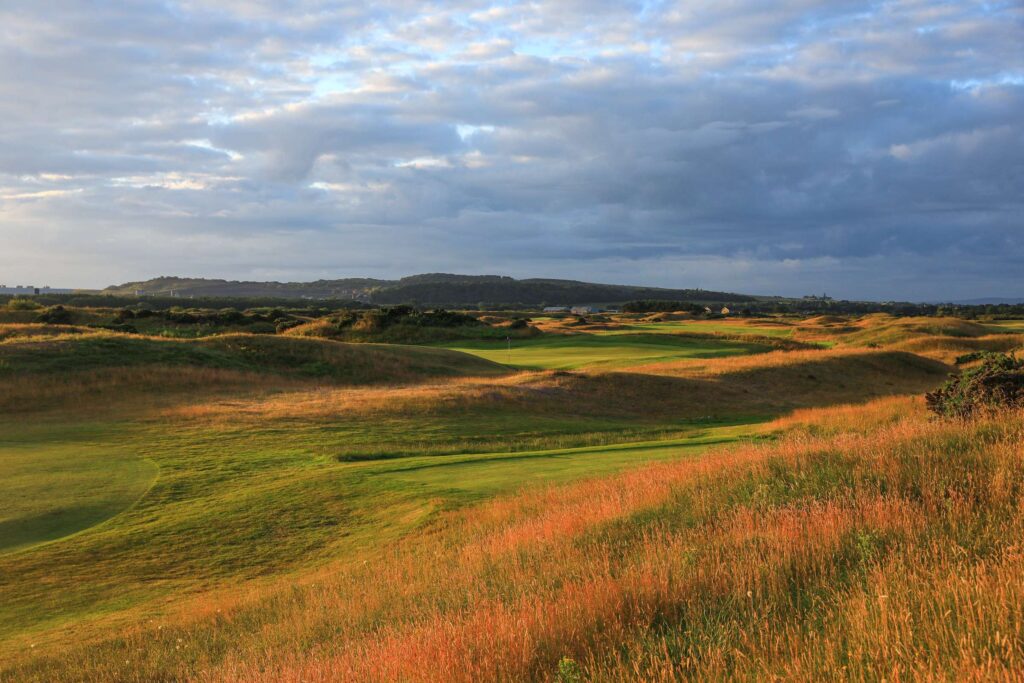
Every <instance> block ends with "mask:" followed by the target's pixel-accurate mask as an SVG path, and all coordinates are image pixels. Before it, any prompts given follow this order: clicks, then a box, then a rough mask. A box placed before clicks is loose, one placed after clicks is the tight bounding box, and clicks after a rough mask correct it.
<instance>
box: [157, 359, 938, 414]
mask: <svg viewBox="0 0 1024 683" xmlns="http://www.w3.org/2000/svg"><path fill="white" fill-rule="evenodd" d="M947 370H948V369H947V368H946V367H945V366H943V365H942V364H940V363H937V362H935V361H929V360H925V359H921V358H919V357H917V356H912V355H911V354H907V353H894V352H888V351H879V350H871V349H847V350H817V351H790V352H783V351H776V352H771V353H763V354H756V355H751V356H736V357H730V358H718V359H712V360H707V361H703V360H702V361H675V362H670V363H658V364H651V365H641V366H637V367H633V368H628V371H627V372H603V371H587V372H573V373H567V372H551V371H543V372H520V373H516V374H512V375H507V376H504V377H491V378H480V377H469V378H456V379H451V380H445V381H435V382H424V383H420V384H415V385H406V386H391V387H363V388H336V387H330V386H321V387H319V388H315V389H310V388H304V389H301V390H295V391H291V392H280V393H275V394H273V395H270V396H258V397H253V398H249V399H245V400H222V401H208V402H201V403H200V402H193V403H190V404H188V405H180V406H175V407H173V408H170V409H168V410H167V411H166V412H165V415H166V416H168V417H171V418H180V419H187V420H203V421H214V422H224V421H237V420H254V421H261V420H273V419H293V420H297V419H307V420H331V419H343V418H344V417H345V416H357V415H359V416H365V415H405V416H409V415H430V414H445V413H446V414H459V413H466V414H469V413H470V412H471V411H473V410H480V409H488V408H492V409H502V410H507V409H515V410H519V411H525V412H535V413H538V414H546V413H551V412H553V411H558V412H562V413H564V412H566V411H570V412H571V413H574V414H578V415H608V416H614V415H625V416H642V417H646V418H651V419H654V418H661V419H665V418H669V417H676V418H702V417H707V416H709V415H727V414H746V415H754V414H757V415H764V414H772V413H778V412H781V411H785V410H791V409H792V408H795V407H803V406H816V405H824V404H828V403H835V402H853V401H864V400H868V399H871V398H874V397H877V396H880V395H885V394H893V393H909V392H920V391H925V390H928V389H931V388H933V387H934V386H935V385H936V384H937V383H938V382H940V381H941V380H942V379H943V378H944V377H945V375H946V372H947Z"/></svg>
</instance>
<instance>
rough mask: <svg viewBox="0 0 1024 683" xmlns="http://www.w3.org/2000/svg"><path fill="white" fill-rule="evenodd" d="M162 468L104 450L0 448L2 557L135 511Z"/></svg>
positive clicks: (52, 446)
mask: <svg viewBox="0 0 1024 683" xmlns="http://www.w3.org/2000/svg"><path fill="white" fill-rule="evenodd" d="M157 471H158V470H157V466H156V465H154V464H153V463H152V462H149V461H147V460H143V459H141V458H138V457H136V456H134V455H132V454H126V453H111V452H110V451H109V450H107V449H104V448H101V447H99V446H91V445H85V444H67V443H65V444H49V445H47V446H46V447H45V448H39V447H38V445H33V446H32V447H31V448H29V447H18V446H16V445H10V444H4V445H3V446H0V481H2V482H3V500H2V501H0V553H2V552H7V551H11V550H16V549H19V548H25V547H28V546H31V545H35V544H38V543H44V542H46V541H53V540H56V539H59V538H63V537H65V536H69V535H71V534H74V533H77V532H79V531H82V530H84V529H88V528H89V527H92V526H95V525H97V524H99V523H100V522H103V521H104V520H106V519H109V518H110V517H113V516H114V515H116V514H117V513H119V512H121V511H122V510H125V509H127V508H129V507H131V506H132V505H133V504H134V503H135V501H137V500H138V499H139V498H140V497H141V496H142V495H143V494H144V493H145V492H146V491H147V490H148V489H149V487H150V485H151V484H152V483H153V481H154V480H155V479H156V476H157Z"/></svg>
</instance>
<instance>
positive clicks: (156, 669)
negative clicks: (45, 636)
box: [11, 399, 1024, 681]
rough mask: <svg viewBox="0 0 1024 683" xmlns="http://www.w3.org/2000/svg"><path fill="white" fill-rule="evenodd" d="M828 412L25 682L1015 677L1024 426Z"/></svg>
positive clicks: (424, 543) (166, 627)
mask: <svg viewBox="0 0 1024 683" xmlns="http://www.w3.org/2000/svg"><path fill="white" fill-rule="evenodd" d="M855 413H859V415H855ZM819 417H822V418H823V419H822V422H821V424H824V425H826V427H825V428H823V429H819V430H818V431H817V432H816V431H815V430H814V429H811V428H810V427H811V425H812V424H813V423H814V422H815V420H814V416H813V415H812V414H811V413H809V412H808V413H802V414H800V415H797V416H794V417H793V418H790V420H789V421H788V422H785V423H780V426H786V427H787V428H789V429H791V430H792V432H791V433H790V434H789V435H788V436H786V437H783V438H781V439H780V440H778V441H777V442H775V443H771V444H767V445H764V444H762V445H747V446H743V447H738V448H733V449H729V450H724V451H718V452H714V453H711V454H709V455H707V456H706V457H703V458H701V459H698V460H682V461H677V462H673V463H669V464H660V465H656V466H651V467H647V468H644V469H641V470H635V471H631V472H629V473H626V474H623V475H619V476H616V477H612V478H605V479H597V480H589V481H584V482H580V483H576V484H572V485H568V486H561V487H552V488H544V489H532V490H528V491H525V492H522V493H520V494H517V495H514V496H509V497H503V498H499V499H496V500H493V501H491V502H487V503H484V504H482V505H480V506H477V507H475V508H472V509H469V510H467V511H463V512H459V513H452V514H449V515H448V516H446V517H444V518H443V520H444V521H443V522H442V523H440V524H439V525H436V526H433V527H431V528H430V529H428V530H427V531H426V532H424V533H422V534H420V535H417V536H415V537H412V538H410V539H408V540H407V541H406V542H405V543H402V544H400V545H399V546H398V547H395V548H393V549H391V550H385V551H382V553H381V554H380V555H377V556H372V557H367V558H366V564H362V563H360V562H355V563H349V564H341V565H336V566H334V567H332V568H329V569H325V570H323V571H321V572H319V573H318V574H316V575H315V576H312V577H307V578H306V579H305V580H303V581H301V582H298V583H296V584H294V585H291V582H290V581H289V582H285V583H284V584H281V585H279V586H278V587H277V588H275V589H272V590H266V591H264V592H261V593H257V594H253V595H239V594H234V595H225V596H222V597H221V598H213V597H211V598H207V599H205V600H204V601H202V602H200V603H193V604H191V605H190V606H189V607H188V609H184V610H182V612H180V613H176V614H171V615H166V616H164V617H161V618H159V619H158V620H157V621H156V622H154V623H153V624H147V625H141V626H140V627H138V628H137V629H133V630H131V631H128V632H126V633H124V634H123V635H122V636H120V637H119V638H117V639H114V640H107V641H104V642H99V643H95V644H92V645H90V646H89V647H84V648H67V649H66V650H65V651H63V652H62V656H61V657H59V658H53V659H46V658H45V657H44V658H34V659H35V661H34V662H25V665H24V666H23V667H19V668H16V669H13V670H12V674H11V675H12V676H15V677H21V678H25V679H33V678H35V679H39V680H53V681H65V680H80V679H93V680H96V679H102V680H165V679H178V678H186V679H192V680H197V681H224V680H229V681H336V680H359V681H395V680H402V681H482V680H508V681H512V680H516V681H518V680H554V679H555V676H556V672H557V671H558V663H559V661H561V660H562V659H563V658H565V657H569V658H571V659H573V660H574V661H575V662H576V663H577V664H578V666H579V669H580V670H581V671H582V673H583V675H584V677H585V679H587V680H611V681H615V680H622V681H626V680H679V679H701V680H705V679H739V680H765V679H768V680H772V679H786V680H807V681H810V680H823V679H824V680H830V679H836V678H843V679H854V680H880V679H887V680H902V679H912V678H915V679H932V680H971V679H974V680H980V679H1006V680H1010V679H1013V678H1014V677H1015V673H1016V672H1019V671H1021V670H1024V619H1022V617H1024V608H1022V607H1021V606H1022V605H1024V565H1022V563H1021V559H1022V555H1021V553H1022V551H1021V545H1020V539H1021V538H1024V514H1022V512H1024V414H1020V413H1017V414H1011V415H1003V416H1000V417H997V418H991V419H986V420H983V421H980V422H977V423H973V424H967V423H947V422H936V421H930V420H927V419H924V418H923V417H922V415H921V412H920V408H919V405H918V404H916V403H914V402H913V401H908V400H892V399H889V400H884V401H878V402H875V403H873V404H871V405H869V406H867V407H862V408H859V409H856V408H852V407H845V408H835V409H828V410H826V412H824V413H823V414H821V415H820V416H819ZM851 417H852V418H854V419H852V420H851ZM830 421H831V424H832V426H831V427H827V425H828V424H829V423H830ZM844 425H849V426H848V427H844Z"/></svg>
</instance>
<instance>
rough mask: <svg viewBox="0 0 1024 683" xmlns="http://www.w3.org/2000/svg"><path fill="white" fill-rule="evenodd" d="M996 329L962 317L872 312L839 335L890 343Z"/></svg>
mask: <svg viewBox="0 0 1024 683" xmlns="http://www.w3.org/2000/svg"><path fill="white" fill-rule="evenodd" d="M992 333H993V329H992V328H991V327H989V326H986V325H982V324H980V323H976V322H971V321H970V320H961V319H960V318H923V317H910V318H896V317H892V316H887V315H869V316H865V317H864V318H862V319H861V320H860V321H859V322H858V323H857V325H856V329H855V330H854V331H851V332H849V333H846V334H840V335H839V337H838V339H839V340H840V341H842V342H843V343H846V344H851V345H855V346H867V345H877V346H886V345H891V344H896V343H899V342H905V341H907V340H909V339H913V338H915V337H926V336H929V337H931V336H939V337H960V338H971V337H984V336H986V335H990V334H992Z"/></svg>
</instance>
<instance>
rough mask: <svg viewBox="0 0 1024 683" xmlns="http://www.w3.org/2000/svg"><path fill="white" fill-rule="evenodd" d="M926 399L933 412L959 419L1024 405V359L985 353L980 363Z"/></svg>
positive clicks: (1023, 406) (951, 379)
mask: <svg viewBox="0 0 1024 683" xmlns="http://www.w3.org/2000/svg"><path fill="white" fill-rule="evenodd" d="M925 398H926V400H927V402H928V409H929V410H931V411H932V412H933V413H936V414H937V415H940V416H942V417H952V418H959V419H970V418H973V417H977V416H979V415H983V414H987V413H992V412H995V411H998V410H1003V409H1007V408H1024V360H1020V359H1017V358H1015V357H1013V356H1008V355H1006V354H1001V353H988V354H985V355H984V357H983V358H982V362H981V364H980V365H978V366H977V367H974V368H971V369H969V370H965V371H963V372H962V373H960V374H959V375H956V376H954V377H952V378H950V380H949V381H947V382H946V383H945V384H944V385H943V386H942V387H941V388H939V389H937V390H935V391H933V392H931V393H929V394H927V395H926V397H925Z"/></svg>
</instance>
